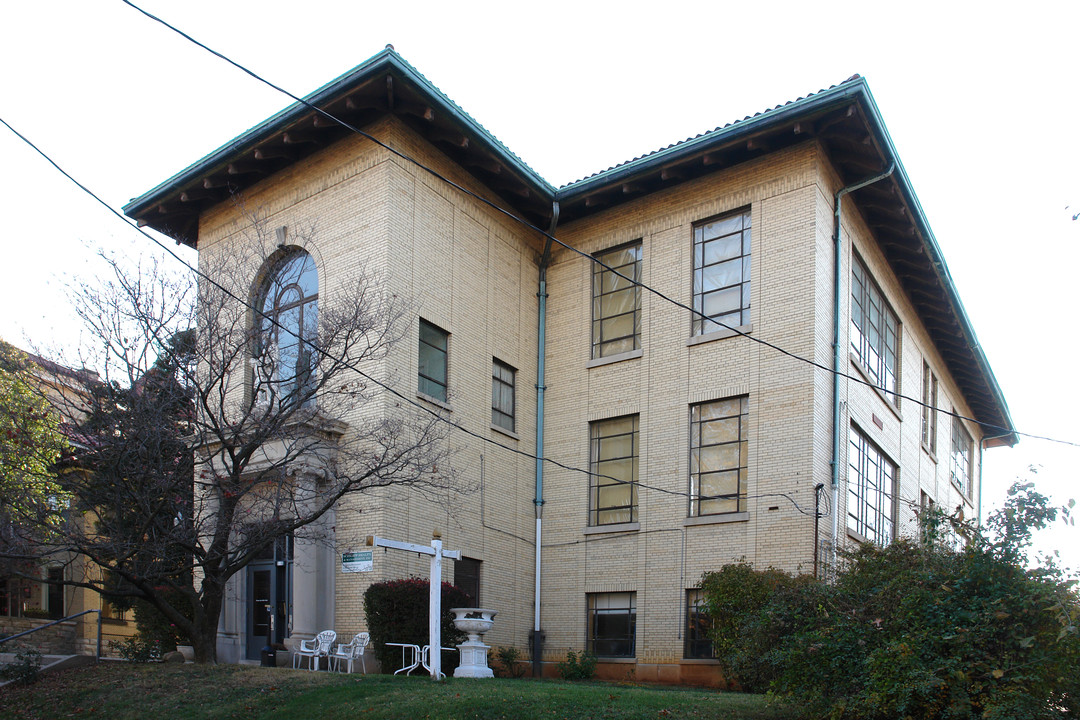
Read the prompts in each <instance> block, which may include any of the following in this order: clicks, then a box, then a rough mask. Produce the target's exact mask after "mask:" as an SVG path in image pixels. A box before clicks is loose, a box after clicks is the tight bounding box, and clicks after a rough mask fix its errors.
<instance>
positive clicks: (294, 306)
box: [252, 248, 319, 404]
mask: <svg viewBox="0 0 1080 720" xmlns="http://www.w3.org/2000/svg"><path fill="white" fill-rule="evenodd" d="M257 307H258V308H259V309H260V311H261V313H262V314H261V317H260V321H259V353H258V357H257V358H256V359H255V360H254V361H253V363H252V364H253V367H254V369H255V377H254V383H255V397H256V398H257V399H258V400H259V401H260V402H266V403H271V404H274V403H284V404H291V403H295V402H299V403H300V404H306V403H308V402H310V401H311V400H312V399H313V393H314V392H315V368H316V367H317V366H318V364H319V358H318V355H317V353H315V352H314V351H313V349H312V345H311V343H314V342H316V340H317V338H318V330H319V274H318V272H317V270H316V269H315V261H314V260H312V258H311V256H310V255H308V254H307V253H306V252H304V251H303V250H300V249H298V248H297V249H294V250H293V251H292V252H289V253H288V254H287V255H285V256H284V257H283V258H281V259H280V260H279V261H278V262H277V263H276V264H275V265H274V267H273V269H272V270H271V272H270V273H269V274H268V276H267V281H266V282H265V284H264V285H263V288H262V291H261V293H260V296H259V303H258V306H257Z"/></svg>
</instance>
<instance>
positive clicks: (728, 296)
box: [692, 208, 750, 335]
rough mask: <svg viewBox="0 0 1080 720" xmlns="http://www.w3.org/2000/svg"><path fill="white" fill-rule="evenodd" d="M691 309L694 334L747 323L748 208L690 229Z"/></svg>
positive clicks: (748, 291) (748, 317) (748, 308)
mask: <svg viewBox="0 0 1080 720" xmlns="http://www.w3.org/2000/svg"><path fill="white" fill-rule="evenodd" d="M694 310H696V311H697V313H700V315H699V314H697V313H695V314H694V320H693V327H692V332H693V334H694V335H701V334H702V333H707V332H712V331H713V330H720V329H722V328H724V327H729V328H730V327H738V326H740V325H748V324H750V208H747V209H745V210H740V211H739V212H737V213H733V214H731V215H725V216H723V217H720V218H716V219H715V220H708V221H706V222H703V223H699V224H698V225H695V226H694ZM701 315H704V316H705V317H707V318H708V319H707V320H706V319H705V318H703V317H701Z"/></svg>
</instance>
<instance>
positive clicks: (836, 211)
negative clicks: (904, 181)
mask: <svg viewBox="0 0 1080 720" xmlns="http://www.w3.org/2000/svg"><path fill="white" fill-rule="evenodd" d="M895 169H896V163H895V162H890V163H889V167H888V169H887V170H885V172H883V173H880V174H878V175H874V176H873V177H869V178H866V179H865V180H861V181H859V182H857V183H854V184H852V185H848V186H847V187H844V188H840V190H838V191H837V193H836V195H835V196H834V197H833V342H832V346H833V366H832V370H833V376H832V382H833V387H832V389H833V393H832V394H833V402H832V411H833V422H832V460H831V461H830V463H829V465H830V467H831V469H832V554H833V560H832V561H833V564H834V566H835V563H836V551H837V547H838V545H839V543H840V355H841V352H840V292H841V285H842V278H843V275H841V269H842V268H841V266H842V264H843V263H842V256H843V253H842V252H841V250H842V247H843V245H842V243H841V241H840V203H841V201H842V200H843V199H844V196H845V195H847V194H848V193H852V192H855V191H856V190H858V189H860V188H864V187H866V186H867V185H873V184H874V183H876V182H878V181H879V180H884V179H885V178H887V177H889V176H890V175H892V173H893V170H895ZM817 542H818V539H817V537H816V536H815V537H814V543H815V548H816V543H817Z"/></svg>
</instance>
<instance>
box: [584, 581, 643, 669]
mask: <svg viewBox="0 0 1080 720" xmlns="http://www.w3.org/2000/svg"><path fill="white" fill-rule="evenodd" d="M588 598H589V647H588V650H589V652H591V653H592V654H593V655H596V656H597V657H634V637H635V635H636V630H637V598H636V593H632V592H619V593H590V594H589V596H588Z"/></svg>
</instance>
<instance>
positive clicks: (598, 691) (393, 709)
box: [0, 662, 783, 720]
mask: <svg viewBox="0 0 1080 720" xmlns="http://www.w3.org/2000/svg"><path fill="white" fill-rule="evenodd" d="M0 716H3V717H4V718H5V719H8V720H15V718H25V719H30V718H34V719H37V718H41V719H43V720H44V719H48V720H52V719H53V718H69V717H71V718H74V717H77V718H108V719H109V720H126V719H127V718H131V719H135V718H139V719H140V720H142V719H143V718H155V720H183V719H184V718H192V719H193V718H245V719H249V718H303V719H305V720H306V719H308V718H312V719H314V718H317V719H318V720H334V719H335V718H341V719H345V718H348V719H349V720H357V719H360V720H402V719H403V718H404V719H405V720H422V719H424V718H435V719H437V720H438V719H443V720H450V719H452V718H457V719H460V720H471V719H474V718H482V719H484V720H496V719H498V718H508V719H512V720H532V719H534V718H535V719H539V718H545V719H548V720H556V719H562V718H566V719H569V720H579V719H580V720H585V719H588V720H594V719H595V718H620V719H622V718H628V719H630V720H635V719H638V718H650V719H654V718H669V719H676V718H702V719H704V718H710V719H713V718H723V719H730V720H742V719H744V718H746V719H757V718H766V719H775V718H781V717H783V715H782V714H781V713H780V711H779V710H776V709H770V708H766V707H765V701H764V699H763V698H762V697H760V696H756V695H743V694H739V693H721V692H715V691H709V690H688V689H682V688H669V687H657V686H639V685H627V684H617V685H614V684H612V685H609V684H602V683H568V682H563V681H557V680H546V681H542V682H541V681H532V680H501V679H494V680H465V679H461V680H455V679H453V678H450V679H448V680H447V681H446V682H443V683H435V682H432V681H431V679H430V678H427V677H423V678H420V677H412V678H406V677H392V676H385V675H367V676H363V675H359V674H354V675H335V674H332V673H326V672H319V673H313V672H308V671H306V670H288V669H284V668H281V669H270V668H259V667H251V666H239V665H218V666H199V665H133V664H129V663H119V662H103V663H99V664H97V665H91V666H87V667H83V668H78V669H74V670H68V671H61V672H57V673H53V674H46V675H43V676H42V677H41V679H40V680H39V681H38V682H37V683H35V684H34V685H31V686H29V687H17V686H14V685H8V686H6V687H3V688H0Z"/></svg>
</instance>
